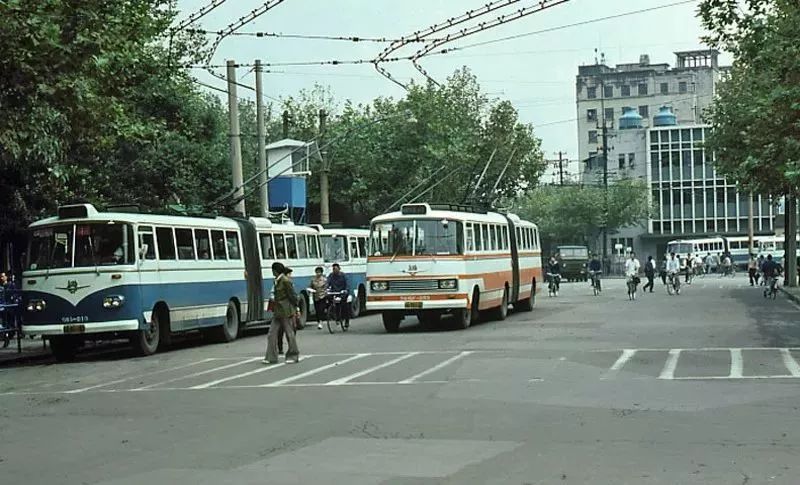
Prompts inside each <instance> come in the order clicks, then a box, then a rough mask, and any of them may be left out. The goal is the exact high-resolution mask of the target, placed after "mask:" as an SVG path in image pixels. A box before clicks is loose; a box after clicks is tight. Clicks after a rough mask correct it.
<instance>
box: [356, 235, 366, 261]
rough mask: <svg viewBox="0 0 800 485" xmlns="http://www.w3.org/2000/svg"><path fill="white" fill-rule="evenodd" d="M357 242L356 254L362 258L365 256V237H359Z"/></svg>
mask: <svg viewBox="0 0 800 485" xmlns="http://www.w3.org/2000/svg"><path fill="white" fill-rule="evenodd" d="M357 242H358V254H360V255H361V257H362V258H366V257H367V238H365V237H359V238H358V239H357Z"/></svg>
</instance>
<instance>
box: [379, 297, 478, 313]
mask: <svg viewBox="0 0 800 485" xmlns="http://www.w3.org/2000/svg"><path fill="white" fill-rule="evenodd" d="M468 307H469V302H468V301H467V299H466V298H454V299H447V300H400V299H398V300H380V301H370V300H369V299H367V311H382V310H402V311H406V312H410V313H411V312H415V311H419V310H456V309H462V308H468Z"/></svg>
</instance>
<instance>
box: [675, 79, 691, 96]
mask: <svg viewBox="0 0 800 485" xmlns="http://www.w3.org/2000/svg"><path fill="white" fill-rule="evenodd" d="M688 91H689V89H688V87H687V85H686V81H681V82H679V83H678V92H679V93H681V94H684V93H686V92H688Z"/></svg>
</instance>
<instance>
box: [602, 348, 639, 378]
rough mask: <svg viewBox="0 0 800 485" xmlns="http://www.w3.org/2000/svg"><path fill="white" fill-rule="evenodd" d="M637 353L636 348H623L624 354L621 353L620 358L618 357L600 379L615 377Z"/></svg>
mask: <svg viewBox="0 0 800 485" xmlns="http://www.w3.org/2000/svg"><path fill="white" fill-rule="evenodd" d="M635 354H636V349H623V350H622V354H620V356H619V358H617V360H616V362H614V365H612V366H611V367H610V368H609V369H608V371H607V372H606V373H605V374H603V375H602V376H601V377H600V380H606V379H613V378H614V376H616V375H617V373H618V372H619V371H620V369H622V366H624V365H625V364H626V363H627V362H628V361H629V360H630V359H631V357H633V356H634V355H635Z"/></svg>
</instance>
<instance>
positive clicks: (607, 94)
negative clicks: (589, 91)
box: [603, 86, 614, 98]
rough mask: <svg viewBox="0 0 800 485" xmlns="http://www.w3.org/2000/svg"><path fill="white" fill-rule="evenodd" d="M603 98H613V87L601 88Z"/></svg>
mask: <svg viewBox="0 0 800 485" xmlns="http://www.w3.org/2000/svg"><path fill="white" fill-rule="evenodd" d="M603 96H604V97H606V98H613V97H614V86H603Z"/></svg>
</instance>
